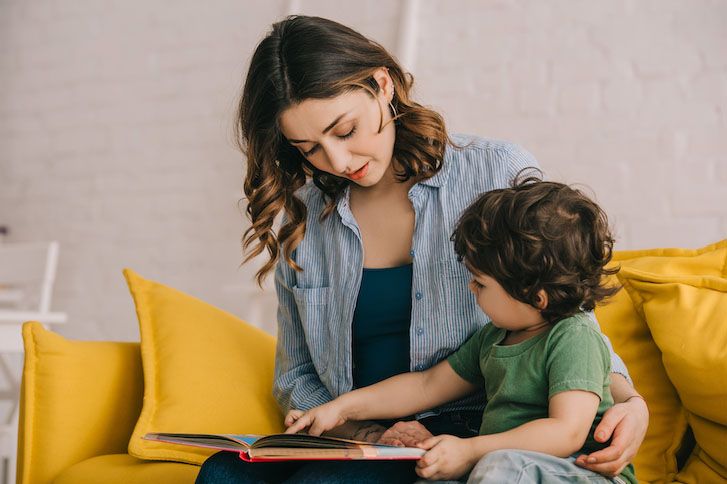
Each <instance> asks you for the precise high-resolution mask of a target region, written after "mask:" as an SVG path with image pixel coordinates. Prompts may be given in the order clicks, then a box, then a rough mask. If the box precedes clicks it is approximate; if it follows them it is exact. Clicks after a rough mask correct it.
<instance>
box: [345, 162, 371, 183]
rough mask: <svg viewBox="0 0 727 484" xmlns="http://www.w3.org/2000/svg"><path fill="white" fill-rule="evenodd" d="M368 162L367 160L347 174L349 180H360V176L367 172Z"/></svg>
mask: <svg viewBox="0 0 727 484" xmlns="http://www.w3.org/2000/svg"><path fill="white" fill-rule="evenodd" d="M369 163H370V162H368V161H367V162H366V164H365V165H364V166H362V167H361V168H359V169H358V170H356V171H354V172H353V173H351V174H350V175H348V177H349V178H350V179H351V180H360V179H361V178H363V177H365V176H366V174H367V173H368V172H369Z"/></svg>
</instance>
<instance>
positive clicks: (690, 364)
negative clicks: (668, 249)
mask: <svg viewBox="0 0 727 484" xmlns="http://www.w3.org/2000/svg"><path fill="white" fill-rule="evenodd" d="M619 280H620V281H621V282H622V283H623V285H624V287H625V288H626V289H627V290H628V292H629V294H630V296H631V299H632V300H633V302H634V305H635V307H636V309H637V310H638V311H639V312H640V313H641V314H642V316H643V317H644V319H645V320H646V323H647V324H648V326H649V329H650V330H651V334H652V336H653V338H654V342H655V343H656V344H657V346H658V347H659V349H660V350H661V353H662V360H663V362H664V367H665V368H666V372H667V374H668V375H669V379H670V380H671V381H672V383H673V384H674V386H675V387H676V389H677V392H678V393H679V396H680V398H681V401H682V403H683V405H684V408H685V409H686V411H687V421H688V423H689V426H690V427H691V428H692V430H693V432H694V437H695V440H696V442H697V445H698V446H699V447H700V448H701V449H702V453H703V454H705V455H707V456H708V457H709V458H710V461H709V464H710V468H712V469H713V470H714V471H715V472H717V474H719V475H720V476H721V477H722V478H724V479H727V411H725V408H726V407H725V402H727V278H724V277H719V276H683V275H682V276H680V275H660V274H653V273H649V272H645V271H640V270H635V269H623V270H622V271H621V272H620V273H619ZM697 458H700V460H703V459H701V455H698V456H697Z"/></svg>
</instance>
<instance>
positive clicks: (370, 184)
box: [197, 16, 648, 483]
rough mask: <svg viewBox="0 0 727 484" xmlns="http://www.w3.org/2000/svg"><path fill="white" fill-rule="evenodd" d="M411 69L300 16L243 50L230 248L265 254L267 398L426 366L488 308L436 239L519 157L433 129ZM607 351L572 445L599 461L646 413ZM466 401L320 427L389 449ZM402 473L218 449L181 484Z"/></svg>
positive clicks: (444, 241)
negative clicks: (274, 308) (414, 91)
mask: <svg viewBox="0 0 727 484" xmlns="http://www.w3.org/2000/svg"><path fill="white" fill-rule="evenodd" d="M412 82H413V81H412V78H411V76H409V75H407V74H405V73H404V72H403V71H402V69H401V67H400V66H399V65H398V64H397V63H396V61H395V60H394V59H393V58H392V57H391V55H390V54H389V53H388V52H386V50H385V49H384V48H383V47H381V46H380V45H378V44H377V43H375V42H373V41H371V40H369V39H367V38H365V37H363V36H362V35H360V34H359V33H357V32H355V31H353V30H351V29H349V28H347V27H345V26H343V25H340V24H338V23H336V22H332V21H330V20H326V19H322V18H316V17H303V16H295V17H289V18H287V19H286V20H284V21H282V22H279V23H276V24H274V25H273V28H272V31H271V32H270V33H269V34H268V35H267V36H266V37H265V39H263V41H262V42H261V43H260V44H259V45H258V47H257V49H256V51H255V53H254V55H253V58H252V60H251V63H250V68H249V71H248V75H247V80H246V83H245V87H244V90H243V94H242V99H241V102H240V112H239V125H238V127H239V130H240V139H241V142H242V148H243V150H244V151H245V154H246V156H247V160H248V166H247V176H246V179H245V186H244V189H245V194H246V196H247V198H248V202H249V204H248V208H247V212H248V214H249V216H250V218H251V220H252V225H251V227H250V228H249V229H248V230H247V232H246V233H245V237H244V247H245V248H246V249H248V250H249V255H248V259H247V260H249V259H250V258H252V257H255V256H256V255H258V254H260V253H262V252H263V251H267V252H268V254H269V260H268V262H267V263H266V264H265V265H264V266H263V267H262V268H261V269H260V271H259V272H258V274H257V278H258V281H259V282H260V281H262V279H263V278H264V277H265V276H266V275H267V274H268V273H269V272H270V271H272V270H273V268H275V285H276V290H277V294H278V302H279V308H278V346H277V353H276V372H275V382H274V390H273V391H274V394H275V397H276V399H277V400H278V402H279V404H280V407H281V409H282V410H283V412H287V411H289V410H290V409H303V410H307V409H309V408H311V407H313V406H316V405H320V404H322V403H325V402H327V401H329V400H331V399H332V398H333V397H336V396H338V395H340V394H342V393H344V392H347V391H350V390H351V389H352V388H355V387H361V386H366V385H369V384H371V383H374V382H377V381H380V380H382V379H384V378H387V377H389V376H392V375H394V374H398V373H402V372H405V371H409V370H422V369H425V368H428V367H430V366H432V365H434V364H435V363H437V362H439V361H440V360H442V359H443V358H445V357H446V356H448V355H449V354H450V353H452V352H453V351H454V350H455V349H456V348H457V347H459V346H460V345H461V344H462V343H463V342H464V341H465V340H466V339H467V337H468V336H469V335H471V334H472V333H473V332H474V331H476V330H477V329H478V328H479V327H481V326H482V325H484V324H486V323H487V322H488V320H487V319H486V318H485V317H483V316H482V315H481V314H479V313H478V311H477V305H476V303H475V300H474V298H473V297H472V296H471V295H470V294H469V292H468V290H467V283H468V282H469V279H468V276H467V272H466V270H465V268H464V267H463V266H462V264H461V263H459V262H458V261H457V260H456V256H455V253H454V250H453V248H452V245H451V242H450V239H449V237H450V234H451V232H452V229H453V227H454V224H455V222H456V220H457V218H458V216H459V214H460V213H461V212H462V210H464V208H465V207H467V206H468V205H469V204H470V202H472V201H473V200H474V199H475V198H476V197H477V196H478V195H479V194H481V193H482V192H484V191H488V190H492V189H495V188H502V187H505V186H507V185H509V183H510V180H511V179H512V178H513V177H514V175H515V174H516V173H518V172H519V171H520V170H521V169H523V168H526V167H536V166H537V163H536V161H535V160H534V159H533V158H532V156H531V155H530V154H529V153H527V152H526V151H524V150H522V149H521V148H519V147H517V146H515V145H512V144H508V143H503V142H498V141H492V140H485V139H481V138H476V137H465V136H453V137H451V138H450V137H449V136H448V134H447V132H446V129H445V125H444V121H443V120H442V118H441V116H439V115H438V114H437V113H436V112H434V111H432V110H429V109H427V108H424V107H423V106H421V105H419V104H417V103H416V102H414V101H413V100H412V99H411V98H410V97H409V96H410V91H411V87H412ZM453 88H456V86H454V87H453ZM309 180H311V181H312V183H311V182H308V181H309ZM307 182H308V183H307ZM281 213H282V214H283V220H282V224H281V226H280V228H279V229H277V230H276V229H275V224H274V221H275V219H276V216H278V215H279V214H281ZM612 364H613V371H614V372H615V373H614V374H612V378H611V380H612V383H611V388H612V393H613V397H614V400H615V402H616V403H617V404H616V405H615V406H614V407H613V408H612V409H611V410H609V412H608V413H607V414H606V415H605V416H604V419H603V421H602V423H601V425H600V427H599V429H598V431H597V437H598V436H599V433H602V435H601V437H602V439H603V441H606V440H608V439H609V438H612V443H611V445H610V446H609V447H608V448H606V449H604V450H602V451H600V452H597V453H594V454H592V455H590V456H582V457H581V458H579V462H580V463H581V464H582V465H583V466H585V467H588V468H589V469H592V470H594V471H596V472H601V473H603V474H609V475H615V474H618V472H620V470H621V469H622V468H623V467H624V466H625V465H626V464H627V463H628V461H629V460H630V459H631V458H632V457H633V455H634V454H635V453H636V450H637V449H638V446H639V445H640V443H641V441H642V440H643V436H644V434H645V431H646V427H647V424H648V411H647V409H646V405H645V403H644V402H643V400H642V399H641V398H638V394H637V393H636V391H635V390H634V389H633V388H632V386H631V385H630V383H629V382H628V380H627V379H626V378H625V376H624V375H626V369H625V367H624V365H623V363H622V362H621V360H620V359H619V358H618V357H617V356H616V355H612ZM483 405H484V404H483V399H482V397H481V396H479V397H470V398H468V399H465V400H461V401H458V402H455V403H453V404H449V405H447V406H444V407H442V408H439V409H433V410H432V411H430V412H427V413H425V414H421V415H417V416H412V418H411V419H409V421H407V422H398V423H395V424H394V425H393V426H391V427H390V428H388V430H387V428H386V427H385V426H384V425H381V424H382V423H381V422H354V423H348V424H346V425H345V426H343V427H339V428H338V429H336V430H335V431H334V432H332V435H337V436H343V437H348V438H354V439H359V440H368V441H372V442H375V441H379V442H384V443H403V444H405V445H413V444H414V443H416V442H417V441H419V440H422V439H424V438H426V437H429V436H431V435H432V434H442V433H447V434H454V435H458V436H471V435H474V434H476V432H477V429H478V428H479V418H480V415H481V413H482V408H483ZM387 424H388V423H387ZM415 478H416V475H415V474H414V466H413V464H410V463H406V462H356V463H351V462H348V463H340V462H339V463H334V462H323V463H307V464H299V463H290V464H286V465H282V466H281V465H279V464H278V465H272V466H267V465H265V464H262V465H260V464H257V465H249V464H244V463H242V462H241V461H240V460H239V459H237V457H236V456H234V455H233V454H231V453H228V454H224V453H221V454H217V455H215V456H213V457H211V458H210V459H209V460H208V461H207V462H206V463H205V464H204V466H203V468H202V470H201V472H200V476H199V477H198V481H197V482H198V483H207V482H261V481H280V480H285V479H290V480H291V481H296V482H305V481H310V482H313V481H315V482H322V481H326V482H338V481H341V482H350V481H354V480H355V481H357V482H387V481H388V482H404V481H407V480H409V481H412V480H414V479H415Z"/></svg>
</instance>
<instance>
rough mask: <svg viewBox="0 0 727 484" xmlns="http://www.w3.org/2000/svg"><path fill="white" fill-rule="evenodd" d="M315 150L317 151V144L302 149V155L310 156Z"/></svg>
mask: <svg viewBox="0 0 727 484" xmlns="http://www.w3.org/2000/svg"><path fill="white" fill-rule="evenodd" d="M316 151H318V145H315V146H314V147H313V148H311V149H309V150H308V151H304V152H303V156H310V155H312V154H313V153H315V152H316Z"/></svg>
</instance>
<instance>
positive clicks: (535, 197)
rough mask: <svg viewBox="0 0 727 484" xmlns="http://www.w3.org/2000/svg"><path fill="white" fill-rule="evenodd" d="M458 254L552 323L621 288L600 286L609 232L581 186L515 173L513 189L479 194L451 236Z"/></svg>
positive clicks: (610, 245) (608, 251)
mask: <svg viewBox="0 0 727 484" xmlns="http://www.w3.org/2000/svg"><path fill="white" fill-rule="evenodd" d="M452 240H453V241H454V249H455V252H456V253H457V256H458V257H459V259H460V261H464V263H465V265H466V266H467V268H468V269H470V270H471V271H472V272H475V273H481V274H485V275H488V276H490V277H492V278H493V279H495V280H496V281H497V282H498V283H499V284H500V285H502V287H503V288H504V289H505V291H507V293H508V294H510V295H511V296H512V297H513V298H515V299H517V300H518V301H521V302H524V303H526V304H530V305H531V306H533V307H536V308H537V307H538V306H537V303H538V292H539V291H540V290H541V289H543V290H545V292H546V294H547V295H548V305H547V307H546V308H545V309H544V310H542V311H541V313H542V315H543V318H544V319H545V320H546V321H549V322H552V323H554V322H557V321H559V320H561V319H563V318H566V317H568V316H572V315H573V314H575V313H577V312H578V311H579V310H581V309H585V310H592V309H593V308H594V307H595V306H596V303H598V302H599V301H601V300H603V299H605V298H607V297H610V296H612V295H613V294H615V293H616V292H618V290H619V287H612V286H605V285H604V276H606V275H611V274H615V273H616V272H618V268H615V269H607V268H606V265H607V264H608V263H609V262H610V260H611V255H612V251H613V242H614V239H613V237H612V235H611V232H610V230H609V227H608V219H607V217H606V214H605V213H604V212H603V210H601V208H600V207H599V206H598V205H597V204H596V203H594V202H593V201H592V200H590V199H589V198H588V197H587V196H585V195H584V194H583V193H581V192H580V191H578V190H576V189H574V188H571V187H569V186H567V185H564V184H562V183H556V182H550V181H542V180H541V179H540V178H539V177H537V176H532V172H530V176H528V174H527V173H525V172H520V174H518V176H517V177H516V178H515V180H514V181H513V184H512V187H511V188H504V189H499V190H492V191H490V192H487V193H485V194H483V195H482V196H480V197H479V198H478V199H477V200H476V201H475V202H474V203H473V204H472V205H470V206H469V207H468V208H467V209H466V210H465V211H464V213H463V214H462V216H461V218H460V220H459V222H458V223H457V226H456V228H455V230H454V234H453V235H452Z"/></svg>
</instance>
